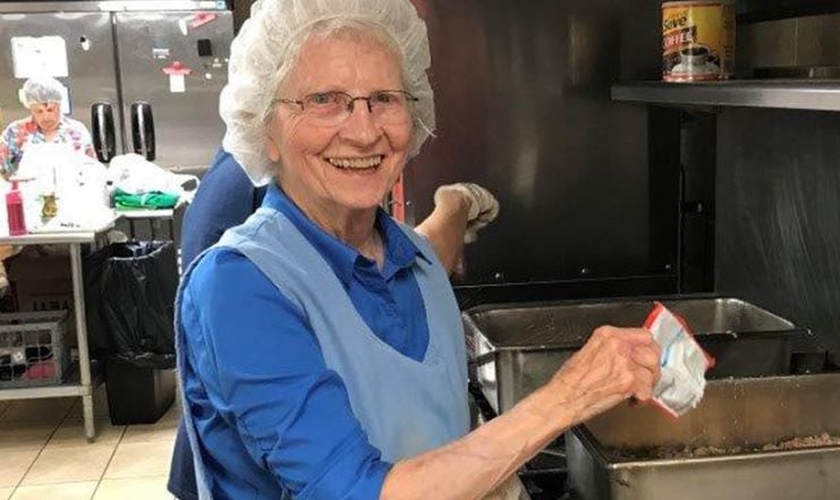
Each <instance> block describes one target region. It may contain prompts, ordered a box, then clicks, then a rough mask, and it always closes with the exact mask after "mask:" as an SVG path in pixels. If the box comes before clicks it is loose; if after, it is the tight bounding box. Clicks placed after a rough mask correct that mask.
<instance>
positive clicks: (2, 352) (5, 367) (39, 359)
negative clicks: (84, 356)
mask: <svg viewBox="0 0 840 500" xmlns="http://www.w3.org/2000/svg"><path fill="white" fill-rule="evenodd" d="M69 318H70V315H69V314H68V312H67V311H45V312H25V313H12V314H0V389H7V388H13V387H36V386H45V385H55V384H59V383H61V382H62V381H63V380H64V377H65V376H66V375H67V373H68V371H69V368H70V347H69V345H68V343H67V339H66V335H67V332H68V325H69Z"/></svg>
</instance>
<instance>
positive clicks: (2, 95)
mask: <svg viewBox="0 0 840 500" xmlns="http://www.w3.org/2000/svg"><path fill="white" fill-rule="evenodd" d="M232 39H233V15H232V13H231V12H230V11H229V10H227V6H226V3H225V2H224V1H139V0H134V1H132V0H126V1H118V2H114V1H105V2H102V1H100V2H78V1H75V2H16V3H9V2H0V108H2V110H3V115H4V121H5V123H8V122H10V121H11V120H14V119H16V118H21V117H24V116H27V115H28V111H27V110H26V109H24V107H23V105H22V104H21V103H20V101H19V95H18V93H19V90H20V89H21V87H22V86H23V83H24V82H25V80H26V78H27V77H28V76H30V75H32V74H36V73H40V74H44V73H46V74H49V75H50V76H54V77H55V78H57V79H58V80H59V81H61V82H62V83H63V84H64V85H65V86H66V87H67V89H68V96H69V99H67V101H68V104H69V109H67V111H69V112H70V116H72V117H73V118H75V119H77V120H79V121H81V122H83V123H84V124H85V125H87V126H88V128H89V130H90V131H91V134H92V136H93V142H94V147H95V149H96V152H97V155H98V156H99V160H100V161H103V162H108V161H110V160H111V158H113V156H114V155H116V154H121V153H130V152H136V153H139V154H141V155H143V156H145V157H146V159H148V160H150V161H153V162H154V163H156V164H157V165H159V166H161V167H164V168H167V169H171V170H177V171H186V172H199V171H201V170H203V169H205V168H207V166H208V165H209V162H210V161H211V159H212V157H213V154H214V152H215V150H216V149H217V148H218V147H219V145H220V144H221V140H222V136H223V135H224V123H223V122H222V120H221V118H219V113H218V108H219V105H218V100H219V93H220V91H221V89H222V87H223V86H224V85H225V83H226V82H227V66H228V58H229V54H230V42H231V40H232Z"/></svg>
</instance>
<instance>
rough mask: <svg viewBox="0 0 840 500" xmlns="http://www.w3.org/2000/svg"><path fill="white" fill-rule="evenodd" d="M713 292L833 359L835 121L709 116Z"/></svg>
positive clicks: (837, 224)
mask: <svg viewBox="0 0 840 500" xmlns="http://www.w3.org/2000/svg"><path fill="white" fill-rule="evenodd" d="M717 143H718V160H717V176H716V185H717V207H716V208H717V211H716V242H717V243H716V257H715V264H716V272H715V275H716V288H717V291H718V292H720V293H723V294H731V295H734V296H736V297H740V298H743V299H746V300H748V301H750V302H753V303H756V304H758V305H760V306H763V307H765V308H767V309H769V310H770V311H773V312H775V313H777V314H780V315H781V316H783V317H785V318H787V319H790V320H791V321H793V322H794V323H795V324H796V325H797V326H801V327H808V328H811V329H813V330H814V332H815V333H816V334H817V335H818V336H819V338H820V339H821V340H822V341H823V343H824V344H826V347H829V348H830V349H832V350H833V351H834V352H835V355H837V354H840V113H823V112H806V111H784V110H758V109H727V110H725V111H723V112H722V113H721V114H720V115H719V116H718V134H717Z"/></svg>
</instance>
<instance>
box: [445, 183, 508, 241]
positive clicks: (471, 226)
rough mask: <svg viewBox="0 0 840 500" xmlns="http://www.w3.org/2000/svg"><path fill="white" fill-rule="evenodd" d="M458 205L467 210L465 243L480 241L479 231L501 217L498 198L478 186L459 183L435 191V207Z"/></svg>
mask: <svg viewBox="0 0 840 500" xmlns="http://www.w3.org/2000/svg"><path fill="white" fill-rule="evenodd" d="M458 198H460V199H458ZM457 203H461V204H464V205H465V208H466V210H467V231H466V234H464V242H465V243H472V242H473V241H475V240H476V239H478V231H479V230H480V229H482V228H484V227H485V226H487V224H490V223H491V222H493V220H495V219H496V217H497V216H498V215H499V202H498V201H497V200H496V197H495V196H493V194H492V193H490V191H488V190H486V189H484V188H483V187H481V186H479V185H478V184H473V183H471V182H459V183H457V184H447V185H444V186H440V187H439V188H437V190H436V191H435V206H442V205H447V204H457Z"/></svg>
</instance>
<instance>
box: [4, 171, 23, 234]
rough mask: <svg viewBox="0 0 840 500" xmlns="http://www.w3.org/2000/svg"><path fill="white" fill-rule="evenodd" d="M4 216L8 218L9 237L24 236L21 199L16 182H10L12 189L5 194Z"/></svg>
mask: <svg viewBox="0 0 840 500" xmlns="http://www.w3.org/2000/svg"><path fill="white" fill-rule="evenodd" d="M6 215H8V217H9V235H10V236H20V235H22V234H26V221H25V220H24V218H23V197H22V196H21V194H20V191H18V183H17V181H12V189H11V191H9V192H8V193H6Z"/></svg>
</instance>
